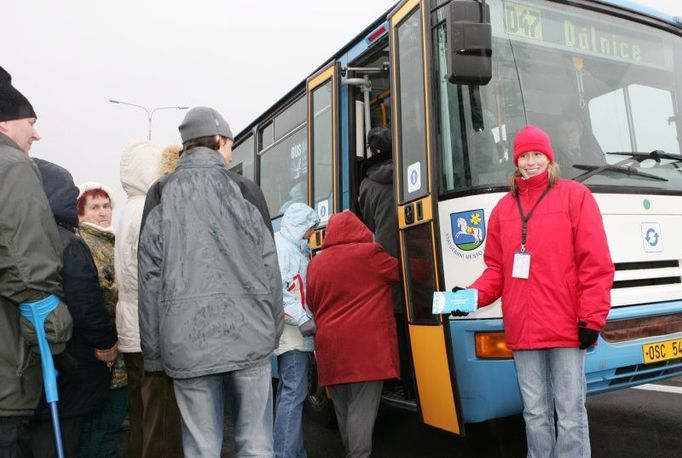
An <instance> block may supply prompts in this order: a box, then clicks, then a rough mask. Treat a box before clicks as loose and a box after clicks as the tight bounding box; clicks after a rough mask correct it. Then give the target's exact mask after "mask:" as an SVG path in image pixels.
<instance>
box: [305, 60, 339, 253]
mask: <svg viewBox="0 0 682 458" xmlns="http://www.w3.org/2000/svg"><path fill="white" fill-rule="evenodd" d="M338 85H339V83H338V71H337V65H336V62H331V63H330V64H329V65H327V66H325V67H324V68H323V69H322V70H320V71H319V72H317V73H316V74H314V75H313V76H311V77H310V78H308V80H307V81H306V96H307V97H306V98H307V100H308V108H307V110H308V123H307V128H308V164H310V173H308V202H309V203H310V206H311V207H312V208H313V209H315V211H316V212H317V215H318V216H319V217H320V228H319V229H316V230H315V232H314V233H313V235H312V237H311V238H310V246H311V248H312V249H313V250H316V249H319V248H320V247H321V245H322V242H323V240H324V227H326V225H327V221H328V220H329V217H330V216H331V215H332V214H334V213H335V212H337V211H339V210H340V203H339V189H338V186H339V185H338V176H339V173H338V170H337V168H338V166H337V164H338V162H339V161H338V150H339V148H338V143H339V139H338V131H339V130H338V123H339V115H338V95H337V93H338V89H337V88H338Z"/></svg>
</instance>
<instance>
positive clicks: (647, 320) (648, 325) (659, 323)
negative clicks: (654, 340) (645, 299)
mask: <svg viewBox="0 0 682 458" xmlns="http://www.w3.org/2000/svg"><path fill="white" fill-rule="evenodd" d="M676 332H682V313H670V314H667V315H657V316H648V317H641V318H628V319H625V320H614V321H607V322H606V326H604V329H602V331H601V336H602V338H603V339H604V340H605V341H607V342H609V343H616V342H625V341H628V340H636V339H644V338H647V337H656V336H666V335H669V334H674V333H676Z"/></svg>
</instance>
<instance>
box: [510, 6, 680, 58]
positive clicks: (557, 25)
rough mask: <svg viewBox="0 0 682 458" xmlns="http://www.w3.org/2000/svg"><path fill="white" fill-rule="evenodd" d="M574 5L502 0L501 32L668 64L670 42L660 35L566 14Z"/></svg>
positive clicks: (608, 55)
mask: <svg viewBox="0 0 682 458" xmlns="http://www.w3.org/2000/svg"><path fill="white" fill-rule="evenodd" d="M568 11H577V10H576V9H575V8H571V9H568V8H567V9H565V10H563V9H561V10H560V9H558V8H553V9H549V8H539V7H535V6H529V5H526V4H523V3H517V2H512V1H506V2H504V31H505V33H506V34H507V36H508V37H510V38H512V39H515V40H522V41H527V42H535V43H536V44H538V45H540V46H546V47H551V48H560V49H563V50H568V51H574V52H577V53H580V54H587V55H592V56H595V57H602V58H606V59H611V60H617V61H620V62H623V63H631V64H640V65H649V66H653V67H656V68H669V67H670V57H669V56H670V45H668V46H667V47H666V46H665V44H664V43H663V42H662V41H661V39H660V38H658V37H656V36H653V35H648V34H645V33H642V32H641V31H633V30H626V29H624V28H622V27H619V26H617V25H615V24H614V23H608V22H604V21H599V20H598V19H597V18H595V17H593V16H588V15H577V14H568Z"/></svg>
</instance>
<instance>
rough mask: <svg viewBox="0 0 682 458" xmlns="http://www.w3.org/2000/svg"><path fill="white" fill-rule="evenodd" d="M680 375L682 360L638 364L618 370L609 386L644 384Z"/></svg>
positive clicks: (681, 372)
mask: <svg viewBox="0 0 682 458" xmlns="http://www.w3.org/2000/svg"><path fill="white" fill-rule="evenodd" d="M680 374H682V358H677V359H671V360H668V361H661V362H659V363H652V364H636V365H634V366H625V367H621V368H619V369H616V373H615V375H613V377H612V378H611V380H610V381H609V386H617V385H630V384H633V383H644V382H647V381H649V380H655V379H658V378H661V377H666V378H667V377H673V376H675V375H680Z"/></svg>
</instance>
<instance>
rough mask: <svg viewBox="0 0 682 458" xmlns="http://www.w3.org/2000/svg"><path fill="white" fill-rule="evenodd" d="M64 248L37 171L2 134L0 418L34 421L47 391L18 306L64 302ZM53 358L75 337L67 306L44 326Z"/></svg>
mask: <svg viewBox="0 0 682 458" xmlns="http://www.w3.org/2000/svg"><path fill="white" fill-rule="evenodd" d="M61 257H62V242H61V240H60V239H59V234H58V233H57V226H56V224H55V222H54V218H53V216H52V211H51V210H50V205H49V204H48V202H47V197H45V193H44V192H43V187H42V184H41V181H40V175H39V172H38V169H37V168H36V166H35V165H34V164H33V162H32V161H31V159H30V158H29V157H28V156H27V155H26V153H24V152H23V151H21V149H19V146H18V145H17V144H16V143H15V142H13V141H12V140H11V139H10V138H9V137H8V136H6V135H5V134H2V133H0V417H8V416H23V415H32V414H33V410H34V409H35V408H36V406H37V405H38V401H39V400H40V393H41V391H42V383H41V373H40V358H39V357H38V355H37V354H36V352H37V350H35V351H31V348H34V346H35V344H37V340H36V335H35V330H34V329H33V326H31V325H30V324H29V322H28V321H26V320H25V319H23V318H20V315H19V307H18V305H19V304H21V303H23V302H35V301H38V300H41V299H43V298H45V297H46V296H47V295H49V294H54V295H57V296H62V295H63V293H62V287H61V277H60V275H59V272H60V270H61V268H62V262H61ZM45 329H46V334H47V338H48V340H49V341H50V342H51V343H52V344H53V345H54V346H53V352H54V353H58V352H60V351H63V349H64V344H65V343H66V342H67V341H68V340H69V338H70V337H71V330H72V323H71V315H70V314H69V311H68V309H67V308H66V306H65V305H64V303H63V302H60V304H59V306H58V307H57V309H55V311H54V312H52V313H51V314H50V315H49V316H48V317H47V319H46V321H45Z"/></svg>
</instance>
